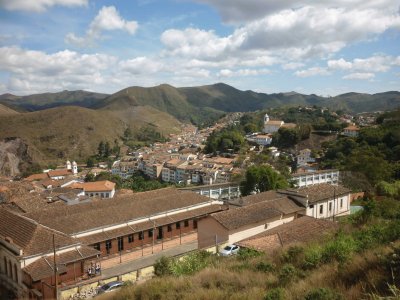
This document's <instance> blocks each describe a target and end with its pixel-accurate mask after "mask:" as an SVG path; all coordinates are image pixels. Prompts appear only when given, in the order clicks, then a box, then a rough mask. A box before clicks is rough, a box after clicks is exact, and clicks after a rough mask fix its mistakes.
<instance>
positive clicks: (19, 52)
mask: <svg viewBox="0 0 400 300" xmlns="http://www.w3.org/2000/svg"><path fill="white" fill-rule="evenodd" d="M116 61H117V59H116V58H115V57H113V56H108V55H105V54H79V53H77V52H74V51H69V50H64V51H60V52H56V53H54V54H46V53H44V52H41V51H32V50H24V49H21V48H19V47H3V48H0V71H2V72H7V73H8V74H9V81H8V83H7V90H8V91H9V92H17V93H19V94H27V93H28V94H30V93H35V92H45V91H59V90H62V89H79V88H85V89H95V87H96V86H98V85H103V84H105V83H106V82H108V80H107V76H108V70H110V69H111V68H112V67H113V66H114V65H115V63H116Z"/></svg>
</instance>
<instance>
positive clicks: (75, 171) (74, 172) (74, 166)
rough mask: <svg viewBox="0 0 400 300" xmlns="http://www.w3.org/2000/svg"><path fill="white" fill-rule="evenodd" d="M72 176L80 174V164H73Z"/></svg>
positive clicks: (74, 162)
mask: <svg viewBox="0 0 400 300" xmlns="http://www.w3.org/2000/svg"><path fill="white" fill-rule="evenodd" d="M72 174H78V164H77V163H76V161H73V162H72Z"/></svg>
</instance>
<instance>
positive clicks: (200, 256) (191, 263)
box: [171, 251, 211, 276]
mask: <svg viewBox="0 0 400 300" xmlns="http://www.w3.org/2000/svg"><path fill="white" fill-rule="evenodd" d="M210 256H211V253H208V252H207V251H196V252H193V253H190V254H189V255H186V256H184V257H183V258H182V259H181V260H179V259H174V260H173V261H172V263H171V272H172V274H173V275H175V276H181V275H190V274H193V273H195V272H198V271H200V270H201V269H204V268H205V267H207V266H208V265H209V264H210V260H209V257H210Z"/></svg>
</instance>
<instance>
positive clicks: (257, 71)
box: [217, 69, 271, 77]
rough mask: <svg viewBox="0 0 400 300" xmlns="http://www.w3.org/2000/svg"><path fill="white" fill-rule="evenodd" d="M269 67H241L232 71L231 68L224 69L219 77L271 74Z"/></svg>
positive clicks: (219, 73)
mask: <svg viewBox="0 0 400 300" xmlns="http://www.w3.org/2000/svg"><path fill="white" fill-rule="evenodd" d="M270 73H271V71H269V70H268V69H239V70H235V71H232V70H230V69H222V70H220V71H219V72H218V74H217V76H218V77H242V76H258V75H265V74H270Z"/></svg>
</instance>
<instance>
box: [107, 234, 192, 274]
mask: <svg viewBox="0 0 400 300" xmlns="http://www.w3.org/2000/svg"><path fill="white" fill-rule="evenodd" d="M197 248H198V245H197V241H195V242H192V243H188V244H183V245H179V246H176V247H174V248H171V249H167V250H164V251H161V252H158V253H155V254H151V255H147V256H144V257H141V258H140V259H137V260H132V261H128V262H124V263H121V264H119V265H116V266H114V267H110V268H108V269H104V270H102V278H103V279H106V278H110V277H113V276H118V275H121V274H126V273H129V272H132V271H136V270H138V269H141V268H145V267H148V266H152V265H154V263H155V261H156V260H157V259H158V258H160V257H161V256H179V255H182V254H184V253H187V252H190V251H193V250H196V249H197Z"/></svg>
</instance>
